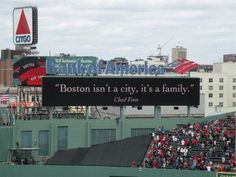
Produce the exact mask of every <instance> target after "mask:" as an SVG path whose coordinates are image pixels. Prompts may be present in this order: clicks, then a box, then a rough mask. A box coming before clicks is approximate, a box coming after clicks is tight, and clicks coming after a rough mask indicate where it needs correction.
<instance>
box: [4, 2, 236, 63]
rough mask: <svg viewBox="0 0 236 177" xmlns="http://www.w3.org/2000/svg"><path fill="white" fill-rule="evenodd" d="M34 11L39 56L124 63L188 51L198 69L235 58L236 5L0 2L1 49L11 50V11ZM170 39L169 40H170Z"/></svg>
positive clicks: (222, 3)
mask: <svg viewBox="0 0 236 177" xmlns="http://www.w3.org/2000/svg"><path fill="white" fill-rule="evenodd" d="M29 5H31V6H36V7H38V16H39V18H38V20H39V21H38V25H39V38H38V44H37V47H38V50H39V52H40V55H49V50H50V51H51V54H52V55H55V54H59V53H61V52H64V53H70V54H74V55H89V56H97V57H98V58H100V59H101V58H102V59H111V58H114V57H118V56H120V57H125V58H127V59H129V60H134V59H136V58H144V59H145V58H147V56H149V55H156V54H157V47H158V45H159V44H160V45H161V46H162V45H164V44H166V42H167V41H168V40H169V39H171V40H170V41H169V42H168V43H167V44H166V45H165V46H163V48H162V54H164V55H169V57H171V48H173V47H175V46H176V45H181V46H183V47H185V48H187V53H188V57H187V58H188V59H190V60H193V61H195V62H198V63H200V64H212V63H214V62H219V61H222V58H223V55H224V54H229V53H236V0H77V1H72V0H51V1H50V0H38V1H37V0H1V5H0V24H1V25H0V48H1V49H5V48H11V49H13V48H14V45H13V22H12V19H13V18H12V11H13V8H14V7H22V6H29ZM172 36H173V37H172Z"/></svg>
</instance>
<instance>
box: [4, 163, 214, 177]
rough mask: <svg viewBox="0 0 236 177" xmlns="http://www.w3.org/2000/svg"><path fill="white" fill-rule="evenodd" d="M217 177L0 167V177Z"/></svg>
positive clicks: (158, 171) (169, 172)
mask: <svg viewBox="0 0 236 177" xmlns="http://www.w3.org/2000/svg"><path fill="white" fill-rule="evenodd" d="M154 176H155V177H177V176H178V177H216V173H215V172H207V171H197V170H196V171H192V170H173V169H147V168H143V169H142V170H141V171H139V170H138V168H131V167H130V168H118V167H94V166H90V167H88V166H51V165H48V166H46V165H35V166H30V165H0V177H154Z"/></svg>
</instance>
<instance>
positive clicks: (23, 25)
mask: <svg viewBox="0 0 236 177" xmlns="http://www.w3.org/2000/svg"><path fill="white" fill-rule="evenodd" d="M37 24H38V22H37V8H35V7H21V8H15V9H14V10H13V41H14V44H20V45H29V44H36V43H37V40H38V39H37V38H38V37H37V34H38V29H37Z"/></svg>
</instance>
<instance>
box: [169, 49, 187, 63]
mask: <svg viewBox="0 0 236 177" xmlns="http://www.w3.org/2000/svg"><path fill="white" fill-rule="evenodd" d="M178 58H187V49H186V48H184V47H182V46H176V47H175V48H172V61H175V60H176V59H178Z"/></svg>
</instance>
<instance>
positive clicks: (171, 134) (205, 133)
mask: <svg viewBox="0 0 236 177" xmlns="http://www.w3.org/2000/svg"><path fill="white" fill-rule="evenodd" d="M235 126H236V121H235V118H231V117H227V118H226V119H221V120H214V121H208V122H202V123H194V124H188V125H182V127H180V128H175V129H173V130H171V131H166V130H165V129H164V128H163V127H161V128H159V129H157V130H155V132H153V133H152V136H153V139H152V142H151V144H150V147H149V150H148V152H147V154H146V157H145V160H144V163H145V166H146V167H148V168H175V169H191V170H195V169H198V170H207V171H236V166H235V135H236V128H235Z"/></svg>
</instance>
